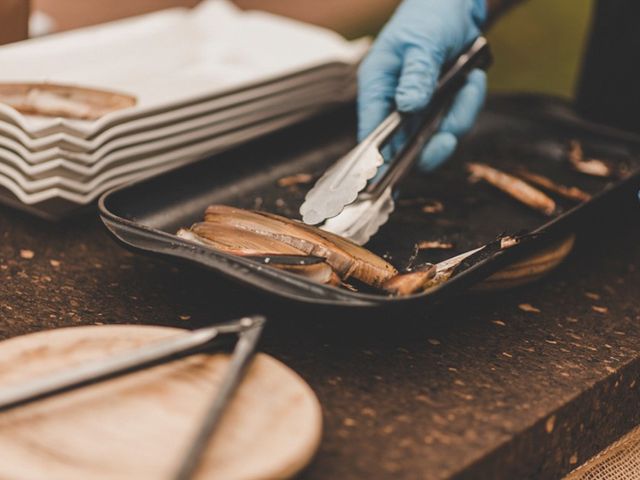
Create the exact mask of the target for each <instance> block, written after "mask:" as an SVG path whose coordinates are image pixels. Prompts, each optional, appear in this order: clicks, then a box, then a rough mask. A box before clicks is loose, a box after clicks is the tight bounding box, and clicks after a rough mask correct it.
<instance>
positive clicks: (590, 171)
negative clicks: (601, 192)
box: [569, 140, 614, 178]
mask: <svg viewBox="0 0 640 480" xmlns="http://www.w3.org/2000/svg"><path fill="white" fill-rule="evenodd" d="M569 162H570V163H571V166H572V167H573V168H574V170H576V171H578V172H580V173H584V174H585V175H591V176H592V177H605V178H608V177H613V176H614V171H613V169H612V168H611V167H610V166H609V165H607V164H606V163H605V162H603V161H602V160H598V159H596V158H585V156H584V150H583V149H582V144H581V143H580V142H579V141H578V140H571V142H570V144H569Z"/></svg>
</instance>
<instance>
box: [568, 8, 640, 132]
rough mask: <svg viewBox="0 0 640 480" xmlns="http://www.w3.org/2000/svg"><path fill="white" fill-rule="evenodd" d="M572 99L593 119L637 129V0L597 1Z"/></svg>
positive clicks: (639, 76)
mask: <svg viewBox="0 0 640 480" xmlns="http://www.w3.org/2000/svg"><path fill="white" fill-rule="evenodd" d="M576 101H577V108H578V110H579V111H580V112H581V113H582V114H583V115H585V116H586V117H588V118H590V119H592V120H594V121H598V122H602V123H607V124H610V125H613V126H616V127H619V128H624V129H626V130H633V131H636V132H640V0H598V2H597V4H596V6H595V10H594V17H593V28H592V31H591V36H590V38H589V43H588V49H587V52H586V55H585V58H584V62H583V66H582V75H581V78H580V81H579V84H578V89H577V96H576Z"/></svg>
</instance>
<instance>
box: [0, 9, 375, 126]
mask: <svg viewBox="0 0 640 480" xmlns="http://www.w3.org/2000/svg"><path fill="white" fill-rule="evenodd" d="M366 45H367V44H366V42H347V41H346V40H344V39H343V38H342V37H340V36H339V35H337V34H335V33H333V32H330V31H328V30H325V29H321V28H318V27H313V26H310V25H306V24H303V23H300V22H296V21H293V20H289V19H285V18H282V17H277V16H274V15H270V14H266V13H261V12H241V11H240V10H238V9H236V8H235V7H233V6H232V5H231V4H230V3H227V2H226V1H224V0H206V1H204V2H203V3H202V4H200V6H199V7H197V8H196V9H193V10H186V9H185V10H183V9H173V10H167V11H163V12H158V13H153V14H149V15H145V16H142V17H138V18H133V19H128V20H122V21H119V22H114V23H112V24H107V25H101V26H98V27H90V28H87V29H82V30H76V31H71V32H67V33H62V34H59V35H53V36H50V37H43V38H40V39H34V40H28V41H26V42H20V43H18V44H13V45H9V46H5V47H2V48H1V49H0V65H2V69H0V82H2V81H4V82H37V83H38V82H52V83H60V84H71V85H80V86H83V87H88V88H97V89H104V90H109V91H118V92H122V93H125V94H129V95H132V96H134V97H136V98H137V101H138V103H137V105H136V106H135V107H133V108H128V109H125V110H120V111H116V112H112V113H109V114H107V115H105V116H103V117H102V118H100V119H98V120H96V121H80V120H77V121H76V120H69V119H61V118H45V117H39V118H35V117H27V116H24V115H22V114H20V113H18V112H17V111H16V110H14V109H12V108H10V107H8V106H6V105H1V104H0V118H2V119H4V120H5V121H6V122H9V123H14V124H15V125H16V126H18V127H19V128H20V129H21V130H23V131H24V132H25V133H26V134H27V135H29V136H31V137H34V138H37V137H42V136H45V135H51V134H52V133H54V132H58V133H67V134H68V135H71V136H77V137H80V138H89V137H91V136H93V135H95V134H96V133H97V132H100V131H102V130H105V129H106V128H108V127H111V126H114V125H116V124H118V123H122V122H124V121H126V120H127V119H129V118H132V117H133V116H135V117H138V118H139V117H140V116H144V115H150V114H152V113H155V112H158V111H161V110H167V109H172V108H177V107H179V106H181V105H185V104H187V103H194V102H197V101H202V100H203V99H205V98H209V97H211V96H215V95H222V94H224V93H225V92H228V91H230V90H231V89H234V90H237V89H239V88H249V87H250V86H251V85H255V84H256V83H260V82H265V81H270V80H272V81H275V80H277V79H278V78H281V77H283V76H285V75H290V74H294V73H296V72H299V71H301V70H304V69H307V68H310V67H313V66H318V65H323V64H327V63H332V62H342V63H350V64H354V63H356V62H357V61H358V60H359V59H360V58H361V57H362V55H363V54H364V51H365V50H366Z"/></svg>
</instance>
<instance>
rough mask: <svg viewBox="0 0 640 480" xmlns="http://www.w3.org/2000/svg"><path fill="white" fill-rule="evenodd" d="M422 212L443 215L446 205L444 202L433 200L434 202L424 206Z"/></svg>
mask: <svg viewBox="0 0 640 480" xmlns="http://www.w3.org/2000/svg"><path fill="white" fill-rule="evenodd" d="M420 210H421V211H422V213H441V212H443V211H444V205H443V204H442V202H439V201H437V200H433V201H432V202H429V203H426V204H425V205H423V206H422V208H421V209H420Z"/></svg>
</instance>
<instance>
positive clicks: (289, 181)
mask: <svg viewBox="0 0 640 480" xmlns="http://www.w3.org/2000/svg"><path fill="white" fill-rule="evenodd" d="M312 181H313V175H311V174H310V173H296V174H295V175H289V176H287V177H282V178H280V179H278V182H277V184H278V186H279V187H283V188H286V187H294V186H296V185H307V184H309V183H311V182H312Z"/></svg>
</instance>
